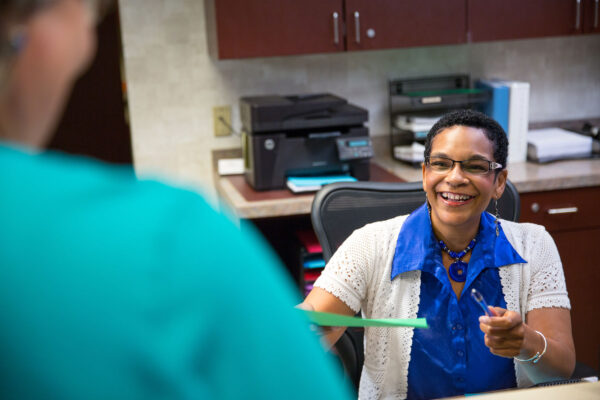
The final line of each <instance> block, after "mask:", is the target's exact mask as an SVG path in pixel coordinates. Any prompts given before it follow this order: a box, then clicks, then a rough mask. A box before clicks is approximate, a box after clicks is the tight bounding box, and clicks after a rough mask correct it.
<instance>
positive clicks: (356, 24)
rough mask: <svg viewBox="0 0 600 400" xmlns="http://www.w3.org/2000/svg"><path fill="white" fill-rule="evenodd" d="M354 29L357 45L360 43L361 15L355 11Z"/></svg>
mask: <svg viewBox="0 0 600 400" xmlns="http://www.w3.org/2000/svg"><path fill="white" fill-rule="evenodd" d="M354 29H355V30H356V32H355V33H356V43H360V14H359V13H358V11H354Z"/></svg>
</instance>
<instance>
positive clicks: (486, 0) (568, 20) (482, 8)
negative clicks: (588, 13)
mask: <svg viewBox="0 0 600 400" xmlns="http://www.w3.org/2000/svg"><path fill="white" fill-rule="evenodd" d="M467 1H468V4H467V8H468V17H467V18H468V24H469V36H470V37H469V38H470V41H472V42H481V41H487V40H506V39H523V38H535V37H544V36H560V35H570V34H574V33H580V32H582V26H583V5H582V4H581V2H580V1H578V0H527V1H522V0H467ZM578 10H579V11H578ZM578 12H579V20H578V17H577V16H578Z"/></svg>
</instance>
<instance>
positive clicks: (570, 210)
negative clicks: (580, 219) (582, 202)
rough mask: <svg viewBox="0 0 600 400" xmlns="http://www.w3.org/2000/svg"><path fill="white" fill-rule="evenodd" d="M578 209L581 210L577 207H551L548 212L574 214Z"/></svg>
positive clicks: (551, 213)
mask: <svg viewBox="0 0 600 400" xmlns="http://www.w3.org/2000/svg"><path fill="white" fill-rule="evenodd" d="M577 211H579V209H578V208H577V207H563V208H551V209H549V210H548V214H550V215H554V214H574V213H576V212H577Z"/></svg>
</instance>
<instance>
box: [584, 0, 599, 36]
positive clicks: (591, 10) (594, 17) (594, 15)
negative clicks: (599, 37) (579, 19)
mask: <svg viewBox="0 0 600 400" xmlns="http://www.w3.org/2000/svg"><path fill="white" fill-rule="evenodd" d="M584 1H585V2H584V3H583V32H584V33H600V0H584Z"/></svg>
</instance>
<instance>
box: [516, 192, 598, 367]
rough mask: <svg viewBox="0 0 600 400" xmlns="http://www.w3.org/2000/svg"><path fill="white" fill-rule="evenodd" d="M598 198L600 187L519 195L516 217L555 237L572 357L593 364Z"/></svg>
mask: <svg viewBox="0 0 600 400" xmlns="http://www.w3.org/2000/svg"><path fill="white" fill-rule="evenodd" d="M599 199H600V187H588V188H577V189H568V190H555V191H548V192H535V193H522V194H521V222H534V223H537V224H541V225H544V226H545V227H546V229H547V230H548V232H550V234H551V235H552V237H553V238H554V241H555V242H556V246H557V248H558V251H559V253H560V256H561V260H562V263H563V269H564V272H565V279H566V282H567V290H568V291H569V298H570V300H571V319H572V327H573V338H574V340H575V350H576V352H577V360H578V361H579V362H583V363H585V364H587V365H589V366H590V367H593V368H598V367H599V357H600V354H599V353H600V320H599V319H598V311H597V307H598V304H600V268H598V263H599V262H600V246H599V245H598V242H599V241H600V208H598V200H599ZM574 208H576V209H577V211H575V209H574ZM534 210H537V211H534ZM550 210H555V211H554V213H553V214H550V213H548V211H550ZM556 210H562V211H563V212H557V211H556Z"/></svg>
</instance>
